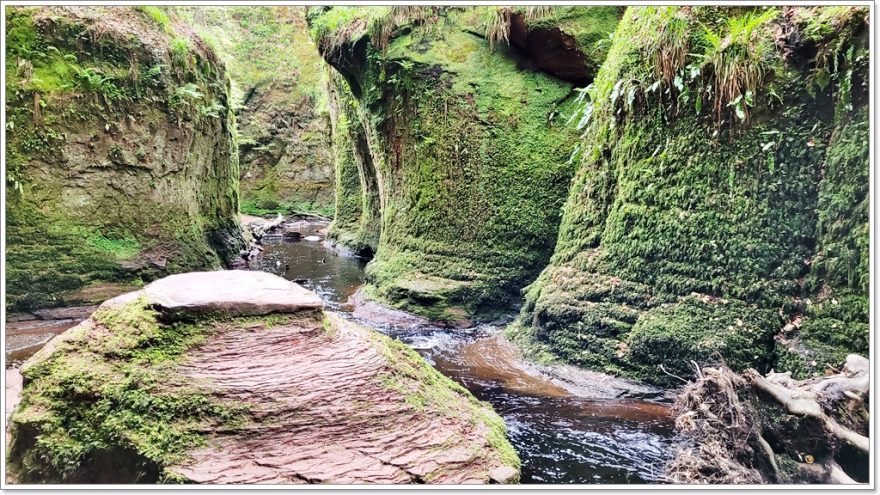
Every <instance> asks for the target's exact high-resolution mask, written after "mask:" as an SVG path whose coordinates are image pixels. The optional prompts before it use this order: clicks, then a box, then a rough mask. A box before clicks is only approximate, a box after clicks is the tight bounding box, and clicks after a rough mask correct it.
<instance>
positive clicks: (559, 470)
mask: <svg viewBox="0 0 880 495" xmlns="http://www.w3.org/2000/svg"><path fill="white" fill-rule="evenodd" d="M326 227H327V225H326V223H315V222H301V223H299V224H297V225H295V226H294V228H295V229H296V230H297V231H298V232H299V233H300V234H301V235H300V240H296V241H290V240H282V239H281V237H280V236H274V237H273V238H266V239H264V241H263V249H264V250H263V252H262V253H261V255H260V256H258V257H256V258H255V259H253V260H252V261H251V262H250V268H251V269H254V270H262V271H267V272H271V273H274V274H277V275H280V276H282V277H284V278H286V279H288V280H292V281H295V282H297V283H299V284H301V285H303V286H304V287H306V288H308V289H310V290H312V291H314V292H316V293H317V294H318V295H319V296H320V297H321V298H322V299H323V300H324V302H325V304H326V306H327V307H328V309H330V310H333V311H338V312H340V313H341V314H343V315H345V316H347V317H349V318H353V319H355V320H358V321H359V322H360V323H363V324H365V325H367V326H370V327H373V328H375V329H377V330H379V331H381V332H383V333H386V334H388V335H390V336H392V337H394V338H397V339H399V340H401V341H403V342H405V343H407V344H409V345H410V346H411V347H413V348H414V349H415V350H416V351H418V352H419V353H420V354H421V355H422V356H423V357H424V358H425V359H426V360H427V361H428V362H429V363H431V364H432V365H434V366H435V367H436V368H437V369H438V370H439V371H440V372H442V373H443V374H445V375H446V376H448V377H450V378H452V379H453V380H456V381H457V382H459V383H461V384H462V385H464V386H465V387H466V388H467V389H468V390H470V391H471V392H472V393H473V394H474V395H475V396H477V397H478V398H479V399H481V400H485V401H488V402H489V403H491V404H492V406H493V407H494V408H495V410H496V411H497V412H498V413H499V414H500V415H501V416H502V417H503V418H504V420H505V422H506V424H507V427H508V432H509V435H510V440H511V442H512V443H513V445H514V447H515V448H516V450H517V451H518V452H519V455H520V458H521V459H522V461H523V469H522V482H523V483H606V484H607V483H644V482H662V472H663V467H664V464H665V463H666V461H667V460H668V459H669V458H670V456H671V454H672V451H673V448H674V446H673V440H672V421H671V419H670V417H669V415H668V405H667V404H663V403H662V400H660V401H658V400H657V399H655V398H652V396H651V395H650V394H646V393H644V391H642V392H641V396H640V391H638V390H629V391H628V393H627V396H628V397H630V398H626V399H620V398H613V399H608V398H607V397H617V396H618V395H617V394H616V393H615V392H616V391H615V389H613V387H611V386H609V385H607V384H606V383H605V382H614V380H613V379H612V378H610V377H605V376H604V375H598V374H595V376H592V375H590V376H588V379H587V381H588V382H591V383H589V384H588V386H587V387H586V388H585V387H583V386H581V387H580V390H575V391H574V392H572V389H571V387H568V386H566V383H567V382H565V383H561V382H560V381H559V380H556V379H553V378H552V377H548V375H547V373H546V372H544V371H542V370H541V369H538V368H537V367H535V366H532V365H528V364H527V363H525V362H524V361H523V360H522V358H521V357H520V356H519V353H518V351H517V350H516V348H515V347H514V346H513V345H512V344H510V343H509V342H507V341H506V340H504V339H503V338H501V333H502V331H503V326H504V325H503V322H499V323H498V324H496V325H492V324H486V325H480V326H477V327H473V328H469V329H463V330H461V329H458V330H456V329H449V328H441V327H437V326H433V325H431V324H428V323H426V322H423V321H418V319H417V318H413V317H412V316H408V315H401V314H400V312H395V311H394V310H386V309H382V308H381V307H379V306H378V305H375V304H372V303H360V304H359V305H357V306H356V305H355V304H354V302H353V300H357V299H358V298H357V297H356V296H357V290H358V289H359V288H360V287H361V286H362V285H363V283H364V268H365V266H366V263H365V262H364V261H363V260H360V259H358V258H354V257H347V256H342V255H339V254H337V253H336V252H335V251H334V250H333V249H332V248H330V247H328V246H327V245H326V244H325V243H324V242H323V241H324V232H325V231H326ZM352 296H355V297H352ZM367 306H369V308H368V310H364V308H365V307H367ZM80 309H83V310H88V309H91V308H80ZM77 316H78V318H59V319H48V320H28V321H20V322H7V335H6V347H7V348H6V362H7V367H17V366H18V365H19V364H20V363H21V361H23V360H24V359H27V358H28V357H30V356H31V355H32V354H33V353H34V352H36V351H37V350H39V349H40V348H41V347H42V346H43V345H44V344H45V343H46V342H47V341H48V340H49V339H51V338H52V337H54V336H55V335H57V334H58V333H60V332H62V331H64V330H65V329H67V328H70V327H71V326H73V325H75V324H76V323H78V322H79V321H81V320H82V319H83V318H86V317H87V316H88V312H86V313H84V314H83V315H77ZM512 316H513V315H511V317H512ZM7 376H9V375H7ZM581 381H582V382H583V381H584V380H583V378H581ZM615 384H616V385H618V386H619V383H616V382H615ZM609 390H611V393H612V395H609ZM591 391H599V392H598V393H594V392H591ZM603 397H604V398H603ZM639 397H641V398H639Z"/></svg>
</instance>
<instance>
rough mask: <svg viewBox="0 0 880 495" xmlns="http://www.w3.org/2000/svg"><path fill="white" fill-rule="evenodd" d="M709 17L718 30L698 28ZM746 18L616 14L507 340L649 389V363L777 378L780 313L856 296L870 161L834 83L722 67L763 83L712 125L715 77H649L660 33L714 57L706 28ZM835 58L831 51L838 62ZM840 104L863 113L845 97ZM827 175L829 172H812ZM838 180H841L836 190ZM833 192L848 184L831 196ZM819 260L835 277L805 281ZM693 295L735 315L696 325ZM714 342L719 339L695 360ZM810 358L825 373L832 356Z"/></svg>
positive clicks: (701, 317) (711, 73)
mask: <svg viewBox="0 0 880 495" xmlns="http://www.w3.org/2000/svg"><path fill="white" fill-rule="evenodd" d="M671 9H674V8H671ZM710 17H711V18H713V19H715V22H713V23H712V24H708V25H705V26H704V24H706V23H705V22H704V21H705V20H706V19H707V18H710ZM728 17H729V18H730V19H733V20H726V18H728ZM763 17H764V18H769V16H766V15H765V16H763ZM718 19H720V20H718ZM742 19H746V20H748V19H759V17H758V16H750V14H749V11H748V9H730V10H725V8H695V9H691V10H689V11H674V10H673V11H670V10H669V9H666V8H663V9H655V8H645V9H640V8H633V7H631V8H629V9H628V10H627V13H626V14H625V16H624V19H623V20H622V21H621V23H620V24H619V27H618V31H617V32H616V34H615V36H614V43H613V45H612V48H611V50H610V53H609V56H608V58H607V59H606V61H605V63H604V65H603V67H602V69H601V70H600V72H599V75H598V76H597V78H596V81H595V82H594V87H593V88H592V89H591V90H590V91H588V97H589V98H591V99H592V100H591V101H589V102H588V104H587V112H592V113H591V114H590V115H589V117H588V118H585V119H584V120H585V126H586V134H585V139H584V141H583V143H582V145H581V149H582V158H581V163H580V168H579V170H578V172H577V174H576V176H575V178H574V181H573V184H572V187H571V190H570V196H569V198H568V201H567V203H566V206H565V209H564V213H563V218H562V225H561V226H560V234H559V239H558V243H557V246H556V251H555V253H554V256H553V259H552V261H551V264H550V266H549V267H548V268H547V269H546V270H545V271H544V273H543V274H542V275H541V276H540V277H539V278H538V281H537V282H535V283H534V284H532V286H530V287H529V290H528V291H527V301H526V304H525V306H524V307H523V311H522V313H521V318H520V325H521V327H523V328H521V330H520V331H518V332H516V333H517V334H519V335H525V336H526V337H529V336H530V337H531V338H533V339H536V340H538V341H539V342H542V343H545V344H547V345H549V347H550V348H551V349H552V350H553V351H554V352H555V353H557V354H558V355H559V356H560V357H562V358H564V359H566V360H568V361H570V362H574V363H577V364H580V365H584V366H588V367H591V368H596V369H602V370H606V371H611V372H615V373H620V374H632V375H634V376H636V377H640V378H643V379H646V380H653V379H654V378H656V376H657V369H656V365H659V364H663V365H664V366H665V367H666V368H667V369H668V370H670V369H674V370H677V371H680V372H681V373H682V374H683V375H690V374H691V373H692V371H689V370H688V369H687V362H686V359H688V357H687V356H689V358H692V359H694V360H696V361H697V362H706V361H711V360H712V359H713V356H716V355H717V356H720V357H721V358H722V359H723V360H725V361H728V364H730V365H732V366H735V367H744V366H755V367H758V368H760V369H767V368H768V367H769V366H772V365H773V363H772V362H771V361H770V359H771V358H769V357H768V356H772V342H771V341H769V340H768V332H770V333H773V332H775V331H778V330H779V329H780V328H781V327H782V323H783V321H782V320H777V321H775V322H774V320H776V319H775V318H771V317H770V316H769V314H770V313H768V312H776V311H779V308H782V312H783V314H784V315H786V317H791V316H793V315H794V314H796V313H797V312H798V311H799V309H798V303H797V301H798V300H800V298H803V297H807V296H811V295H813V294H815V291H816V290H817V288H818V287H819V286H821V285H822V284H823V283H825V284H832V285H838V286H839V285H840V284H841V283H846V284H849V283H855V284H858V283H859V282H857V281H858V280H859V279H860V276H861V275H860V273H864V272H859V267H860V266H866V265H863V263H864V261H863V260H864V259H865V258H862V256H863V254H862V253H867V251H861V249H862V248H863V246H866V244H867V229H866V225H867V224H866V223H862V222H863V220H864V218H866V217H864V215H863V214H862V213H855V212H856V211H858V212H861V211H867V210H861V209H860V208H862V206H861V205H862V203H863V202H865V201H867V196H866V195H865V194H864V191H863V189H864V185H863V184H864V182H860V180H859V177H861V175H860V174H866V173H867V160H866V156H867V155H866V154H865V153H867V151H866V150H865V149H864V146H863V145H862V146H859V145H858V144H857V143H856V142H857V141H859V138H858V137H853V139H852V140H851V141H850V140H849V139H845V138H843V139H842V138H841V137H840V136H842V135H843V134H842V133H841V132H842V131H843V130H844V129H845V128H846V127H847V122H851V121H849V120H841V118H840V116H839V115H840V114H839V112H835V111H834V108H835V105H836V104H837V102H839V100H840V95H839V94H838V92H839V90H840V88H841V87H843V86H846V84H845V83H841V84H835V85H829V86H826V87H825V88H822V90H821V91H816V90H815V88H814V82H813V71H814V70H815V67H816V66H815V65H810V64H806V65H792V66H788V67H785V68H784V70H783V65H784V64H785V61H784V60H783V59H782V57H781V55H776V57H777V58H778V59H777V60H776V61H773V60H761V61H755V60H754V59H744V60H743V61H742V62H736V61H734V62H730V61H728V62H726V63H733V64H734V65H735V64H737V63H742V64H743V65H742V67H751V66H749V65H748V64H755V63H760V64H764V65H765V66H766V67H768V68H769V69H768V71H767V72H765V73H764V74H763V77H764V78H763V79H761V80H760V81H759V85H758V86H757V91H759V92H761V95H755V94H753V95H752V101H751V102H750V103H748V102H747V103H743V102H742V100H740V101H739V104H740V105H741V106H743V108H741V109H737V111H736V112H733V111H730V110H727V108H728V107H731V104H732V103H733V101H731V102H727V101H723V102H722V103H723V105H721V108H722V111H721V112H720V113H719V112H717V111H714V112H713V111H712V108H713V102H712V101H711V100H702V101H701V102H700V103H699V104H698V103H697V98H698V97H699V98H705V95H702V96H700V93H699V91H703V90H702V89H700V88H705V87H714V84H715V81H713V79H716V78H718V77H720V76H718V74H717V73H716V70H717V67H714V66H706V65H704V64H706V63H707V62H706V61H705V60H708V59H705V58H701V57H696V56H693V55H688V56H687V57H693V59H690V60H689V59H688V58H685V59H684V61H683V62H681V63H680V65H679V66H677V67H673V68H674V69H675V72H673V74H672V76H673V77H671V78H670V79H666V77H665V73H664V72H663V71H661V70H657V67H658V66H657V64H660V63H661V60H660V59H659V58H658V55H657V53H658V52H657V51H656V50H660V48H664V47H662V46H661V47H657V46H656V42H657V39H658V37H656V36H655V33H658V32H662V33H669V32H670V29H671V28H670V27H669V25H670V23H679V24H676V26H678V27H680V28H681V27H682V26H681V25H680V23H684V24H683V26H684V27H683V28H682V29H677V30H675V33H679V34H676V35H675V36H677V37H678V38H676V37H675V36H671V35H670V36H669V37H668V39H667V40H666V41H665V42H666V43H677V44H678V45H680V46H684V47H690V48H689V49H690V50H692V51H698V50H709V48H710V47H708V46H707V45H706V43H707V41H706V35H705V34H703V33H705V32H706V30H707V29H708V30H710V31H713V30H720V32H721V33H722V40H723V34H724V33H725V32H728V31H729V30H732V29H734V28H733V27H732V26H737V25H738V23H742V22H744V21H741V20H742ZM772 22H774V21H772V20H766V19H763V18H761V20H760V21H757V20H756V21H755V23H756V25H757V27H755V31H753V34H752V35H751V36H752V37H750V38H748V39H749V40H750V43H753V44H772V43H775V38H774V36H775V35H774V33H775V31H774V30H773V29H770V28H765V27H766V26H771V24H768V23H772ZM646 26H652V27H651V28H650V29H646ZM762 26H764V27H762ZM853 32H855V31H852V32H848V33H843V34H842V35H841V36H844V37H846V36H848V35H850V36H851V35H853ZM682 37H683V38H682ZM682 39H684V41H682ZM848 43H850V44H852V41H850V42H848ZM843 46H844V49H842V50H841V51H840V53H847V49H845V47H846V46H848V45H847V44H846V43H844V44H843ZM646 47H647V48H646ZM667 47H668V46H667ZM799 49H801V47H798V46H793V47H791V50H794V51H797V50H799ZM762 50H763V49H762ZM661 53H662V54H665V55H663V56H669V52H661ZM686 53H687V52H686ZM706 53H707V54H708V53H711V51H707V52H706ZM673 58H674V57H673ZM852 58H853V60H855V59H856V58H857V56H853V57H852ZM666 62H669V60H666ZM743 70H751V69H743ZM852 79H853V80H859V78H858V77H853V78H852ZM716 80H717V79H716ZM841 81H842V79H841ZM738 90H739V91H743V92H745V91H748V90H747V89H746V87H745V86H740V87H739V88H738ZM846 91H849V88H846ZM771 94H776V95H779V96H778V97H776V96H774V97H772V98H771V97H769V95H771ZM849 101H852V102H861V103H855V104H854V106H857V105H858V104H861V105H864V103H865V102H864V100H860V99H859V98H858V97H857V96H854V97H853V98H851V99H850V100H849ZM734 106H735V105H734ZM862 108H863V107H862ZM728 112H729V113H728ZM835 114H838V116H837V117H835ZM719 119H720V120H719ZM848 125H850V126H852V128H851V129H850V131H849V135H853V134H855V135H856V136H858V135H859V133H858V129H860V127H859V124H857V123H856V124H848ZM862 125H863V124H862ZM862 132H863V131H862ZM862 142H863V141H862ZM823 161H824V162H825V163H826V167H827V166H828V165H829V164H830V165H831V168H830V170H831V173H829V170H828V169H827V168H826V169H825V170H823V169H822V167H817V166H816V164H817V163H822V162H823ZM835 168H836V169H837V171H835ZM844 169H845V170H851V173H849V175H848V176H847V178H846V179H844V178H843V177H844V174H846V173H845V172H843V170H844ZM835 177H836V178H837V179H835ZM835 180H836V181H838V182H843V183H844V184H851V186H849V187H847V186H844V185H841V186H840V187H836V185H835V182H834V181H835ZM856 184H860V185H856ZM832 190H836V191H839V192H837V194H836V195H834V194H835V193H831V191H832ZM833 195H834V196H833ZM823 197H824V199H823ZM864 204H865V205H866V204H867V203H864ZM817 210H818V216H819V218H822V217H823V216H827V217H828V218H829V220H827V221H825V222H824V225H825V226H824V227H819V228H817V218H816V217H817V214H816V213H817ZM844 212H846V213H844ZM849 217H854V220H849ZM831 219H833V220H831ZM832 225H833V227H832ZM835 228H836V229H838V230H836V231H834V230H833V229H835ZM822 230H824V231H825V232H826V233H827V234H826V235H825V237H826V239H825V240H823V239H822V234H821V231H822ZM832 231H833V233H831V232H832ZM849 236H851V237H849ZM822 244H830V245H831V247H832V248H831V249H828V250H827V252H829V253H833V257H834V262H837V263H838V264H837V265H836V266H837V268H836V270H835V271H834V274H833V276H831V277H829V276H825V275H824V274H820V273H819V272H817V271H816V270H815V266H811V258H813V257H814V256H815V255H816V253H817V252H818V253H824V252H826V251H825V250H824V249H823V248H822V247H821V246H822ZM835 246H838V247H837V248H836V252H835V249H834V248H835ZM844 256H846V259H845V261H843V260H841V258H842V257H844ZM819 258H820V259H821V254H820V256H819ZM834 262H832V264H833V263H834ZM815 264H816V263H815V261H813V262H812V265H815ZM813 276H818V280H820V281H821V282H819V283H816V282H813V281H811V277H813ZM833 277H837V280H836V281H835V279H834V278H833ZM862 280H866V279H862ZM853 287H854V288H855V287H858V288H859V289H862V290H863V287H864V286H858V285H854V286H853ZM858 292H859V291H858V290H856V293H858ZM691 293H698V294H703V295H705V296H710V299H712V298H724V299H729V300H730V302H729V304H727V305H725V306H724V310H723V311H721V314H715V312H714V310H713V311H709V310H707V309H705V308H703V309H699V310H698V309H696V308H695V307H694V305H693V304H692V302H689V301H690V299H689V298H688V295H689V294H691ZM863 295H866V294H864V293H863ZM668 303H671V305H665V304H668ZM749 315H753V317H755V318H758V322H756V323H755V324H754V325H752V326H751V327H750V328H752V327H753V331H752V332H745V331H738V330H737V327H736V326H735V327H734V330H733V332H730V333H729V334H728V333H726V332H727V330H725V329H727V328H728V326H729V321H730V320H731V319H734V320H736V319H737V318H738V319H740V320H742V321H743V322H746V324H745V326H749V324H748V323H747V322H748V321H749V319H748V318H747V316H749ZM759 315H762V316H759ZM807 333H808V334H809V332H807ZM826 333H827V332H826ZM716 334H717V335H718V336H721V337H719V338H720V340H718V341H713V342H710V343H711V344H712V345H706V346H704V345H703V344H704V343H706V342H708V341H707V340H706V339H707V338H708V336H712V335H716ZM826 337H827V335H826ZM814 340H815V339H814ZM844 340H846V339H844ZM838 342H839V343H842V341H840V340H839V341H838ZM829 344H830V342H829ZM850 348H851V349H853V348H854V347H852V346H850ZM839 349H841V350H842V348H839ZM821 353H823V354H825V355H827V356H828V357H829V359H831V360H837V359H838V358H839V357H840V356H841V355H843V354H841V353H840V352H833V353H829V352H828V351H827V350H823V351H821ZM683 359H684V360H683ZM685 377H686V376H685ZM662 379H663V378H662V377H661V380H662ZM661 380H654V381H661Z"/></svg>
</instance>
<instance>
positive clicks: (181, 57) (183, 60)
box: [168, 37, 192, 67]
mask: <svg viewBox="0 0 880 495" xmlns="http://www.w3.org/2000/svg"><path fill="white" fill-rule="evenodd" d="M168 47H169V48H170V49H171V60H172V61H173V62H174V64H175V65H178V66H180V67H187V66H188V65H189V55H190V52H191V50H192V49H191V47H190V43H189V39H187V38H183V37H177V38H174V39H173V40H171V43H170V44H169V45H168Z"/></svg>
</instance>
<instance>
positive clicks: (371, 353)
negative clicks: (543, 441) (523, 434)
mask: <svg viewBox="0 0 880 495" xmlns="http://www.w3.org/2000/svg"><path fill="white" fill-rule="evenodd" d="M21 373H22V375H23V377H24V387H23V390H22V393H21V403H20V404H19V405H18V407H16V409H15V410H14V411H13V413H12V415H11V417H10V420H9V424H10V426H9V445H8V455H7V459H8V465H7V467H8V469H9V472H10V473H11V475H12V477H13V480H14V482H17V483H95V482H113V483H135V482H139V483H156V482H165V483H179V482H188V483H306V482H310V483H318V482H323V483H488V482H515V481H516V480H517V479H518V477H519V459H518V457H517V455H516V452H515V451H514V450H513V447H512V446H511V445H510V443H509V442H508V441H507V438H506V433H505V426H504V422H503V420H502V419H501V418H500V417H499V416H498V415H497V414H495V412H493V411H492V409H491V407H490V406H489V405H488V404H486V403H483V402H480V401H478V400H477V399H475V398H474V397H473V396H472V395H471V394H470V393H469V392H467V390H465V389H464V388H463V387H461V386H460V385H458V384H456V383H454V382H452V381H451V380H449V379H448V378H446V377H444V376H443V375H441V374H440V373H439V372H437V371H436V370H434V369H433V368H432V367H430V366H429V365H428V364H427V363H426V362H425V361H424V360H423V359H422V358H421V357H420V356H419V355H418V354H416V353H415V351H413V350H411V349H409V348H408V347H406V346H405V345H404V344H402V343H399V342H397V341H394V340H392V339H390V338H388V337H385V336H383V335H380V334H378V333H377V332H375V331H372V330H369V329H367V328H365V327H361V326H359V325H357V324H355V323H353V322H351V321H349V320H346V319H344V318H342V317H341V316H339V315H335V314H332V313H325V312H323V311H322V309H321V302H320V299H319V298H318V297H317V296H316V295H315V294H314V293H312V292H309V291H307V290H305V289H303V288H301V287H299V286H297V285H296V284H293V283H291V282H288V281H285V280H283V279H281V278H280V277H277V276H275V275H271V274H267V273H262V272H248V271H218V272H196V273H186V274H180V275H173V276H171V277H168V278H165V279H161V280H158V281H156V282H153V283H152V284H150V285H147V286H146V287H145V288H144V289H143V290H141V291H137V292H133V293H130V294H126V295H123V296H119V297H117V298H115V299H112V300H110V301H107V302H106V303H104V304H103V305H101V307H99V308H98V310H97V311H95V313H94V314H93V315H92V317H91V318H89V319H88V320H86V321H85V322H83V323H82V324H80V325H79V326H77V327H74V328H72V329H70V330H68V331H67V332H65V333H63V334H61V335H60V336H58V337H57V338H55V339H54V340H52V341H51V342H50V343H49V344H48V345H47V346H46V347H45V348H43V349H42V350H41V351H39V352H38V353H37V354H36V355H34V356H33V357H32V358H31V359H30V360H28V361H27V362H26V363H25V364H24V365H23V366H22V368H21Z"/></svg>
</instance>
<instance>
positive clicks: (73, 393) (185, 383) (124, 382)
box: [8, 298, 302, 483]
mask: <svg viewBox="0 0 880 495" xmlns="http://www.w3.org/2000/svg"><path fill="white" fill-rule="evenodd" d="M297 318H302V315H270V316H264V317H246V318H232V319H230V318H204V319H200V320H198V321H193V322H180V321H178V322H174V323H171V322H164V321H163V320H162V319H161V318H160V316H159V314H157V313H156V312H155V311H153V310H152V309H150V308H149V306H148V305H147V304H146V302H145V300H144V299H142V298H140V299H134V300H130V301H128V302H125V303H123V304H117V305H113V306H107V305H104V306H102V307H101V308H99V309H98V310H97V311H96V312H95V314H94V315H93V316H92V319H91V320H88V321H86V322H85V323H83V324H82V325H80V326H79V327H77V328H76V329H74V330H71V331H70V332H68V333H66V334H64V335H63V336H62V337H59V338H58V340H57V341H56V342H55V343H54V344H53V345H52V346H51V348H47V349H44V350H43V351H41V352H40V353H39V354H37V355H36V356H35V357H34V358H33V359H32V360H30V361H29V362H28V363H27V365H26V366H25V367H23V368H22V374H23V375H24V378H25V387H24V389H23V392H22V402H21V405H20V406H19V407H18V408H17V409H16V411H15V412H14V413H13V415H12V417H11V418H10V435H11V442H10V450H9V457H8V459H9V467H10V469H11V470H12V471H13V472H14V473H15V475H16V476H17V479H19V480H20V481H22V482H41V483H45V482H91V481H94V480H95V479H101V478H100V476H105V477H109V478H108V479H105V481H112V482H122V483H130V482H136V481H140V482H157V481H174V480H173V479H166V476H165V474H164V469H165V468H166V467H168V466H171V465H172V464H175V463H177V462H180V461H181V460H183V459H184V457H185V454H186V453H187V452H188V451H190V450H192V449H193V448H195V447H197V446H199V445H202V444H203V443H204V441H205V436H204V432H205V431H206V429H207V428H210V429H212V430H218V429H219V431H222V430H223V429H226V428H234V427H236V425H241V424H243V422H245V421H246V420H247V410H248V409H247V408H248V406H247V404H230V403H228V402H221V401H218V400H217V399H215V398H213V397H212V396H211V394H210V393H209V392H208V391H205V390H203V389H201V388H200V387H199V385H197V384H193V383H192V381H191V380H189V379H187V378H186V377H184V376H182V375H181V374H180V373H179V372H178V371H176V366H177V363H178V362H179V360H180V359H181V356H182V355H183V354H184V352H185V351H187V350H188V349H191V348H193V347H194V346H196V345H198V344H199V343H200V342H202V341H203V340H204V339H205V338H207V337H208V336H210V335H212V334H213V333H215V332H218V331H223V329H225V328H241V327H249V326H255V325H259V326H262V327H265V328H268V327H271V326H274V325H278V324H285V323H289V322H290V321H292V320H293V319H297ZM113 457H117V458H116V459H115V460H111V461H107V460H106V459H108V458H110V459H113ZM102 459H103V460H104V461H102ZM102 462H111V463H113V462H118V463H119V468H120V470H119V471H118V472H115V473H110V474H107V473H104V471H106V465H105V464H102ZM113 465H115V464H113ZM132 466H134V467H132ZM96 476H98V477H99V478H95V477H96Z"/></svg>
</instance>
